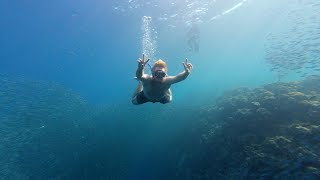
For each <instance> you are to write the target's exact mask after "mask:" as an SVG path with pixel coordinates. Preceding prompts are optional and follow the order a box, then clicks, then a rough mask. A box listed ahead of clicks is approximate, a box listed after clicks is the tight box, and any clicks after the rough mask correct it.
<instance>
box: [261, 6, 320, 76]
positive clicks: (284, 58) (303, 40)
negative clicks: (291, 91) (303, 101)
mask: <svg viewBox="0 0 320 180" xmlns="http://www.w3.org/2000/svg"><path fill="white" fill-rule="evenodd" d="M319 12H320V1H316V0H301V1H299V4H298V6H297V8H295V9H292V10H290V11H289V13H288V14H287V15H286V17H285V23H284V24H283V26H284V27H285V28H284V29H285V30H281V31H280V32H272V33H269V34H268V36H267V38H266V43H265V61H266V63H267V64H269V65H270V70H271V71H273V72H275V73H276V74H277V75H278V78H279V79H280V78H281V77H284V76H286V75H288V74H290V73H297V74H298V75H299V76H300V77H306V76H308V75H311V74H319V73H320V16H319Z"/></svg>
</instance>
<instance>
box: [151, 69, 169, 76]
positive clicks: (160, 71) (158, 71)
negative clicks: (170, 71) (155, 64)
mask: <svg viewBox="0 0 320 180" xmlns="http://www.w3.org/2000/svg"><path fill="white" fill-rule="evenodd" d="M152 75H153V76H154V77H156V78H164V77H166V75H167V74H166V73H165V72H164V71H162V70H157V71H155V72H153V73H152Z"/></svg>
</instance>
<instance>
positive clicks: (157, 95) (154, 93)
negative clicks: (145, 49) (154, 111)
mask: <svg viewBox="0 0 320 180" xmlns="http://www.w3.org/2000/svg"><path fill="white" fill-rule="evenodd" d="M148 61H149V59H148V60H145V57H144V55H142V59H140V58H139V60H138V69H137V71H136V77H135V79H137V80H139V84H138V86H137V89H136V91H135V92H134V94H133V97H132V103H133V104H135V105H139V104H143V103H146V102H153V103H155V102H160V103H162V104H166V103H169V102H171V101H172V93H171V90H170V86H171V85H172V84H175V83H177V82H180V81H182V80H185V79H186V78H187V77H188V75H189V74H190V71H191V70H192V68H193V66H192V64H191V63H188V59H186V60H185V61H184V62H183V63H182V64H183V66H184V71H183V72H181V73H180V74H178V75H176V76H167V70H168V69H167V64H166V63H165V62H164V61H163V60H161V59H159V60H158V61H156V62H155V63H154V64H153V66H152V68H151V72H152V75H148V74H144V67H145V65H146V64H147V63H148Z"/></svg>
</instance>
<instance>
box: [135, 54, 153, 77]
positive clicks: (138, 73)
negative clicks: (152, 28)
mask: <svg viewBox="0 0 320 180" xmlns="http://www.w3.org/2000/svg"><path fill="white" fill-rule="evenodd" d="M149 60H150V59H148V60H145V58H144V54H142V59H141V58H139V59H138V60H137V61H138V68H137V71H136V78H137V79H138V80H141V81H143V80H145V79H146V78H147V76H146V75H145V74H144V67H145V65H146V64H147V63H148V62H149Z"/></svg>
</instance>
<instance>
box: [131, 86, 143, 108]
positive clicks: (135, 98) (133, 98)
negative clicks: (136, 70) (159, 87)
mask: <svg viewBox="0 0 320 180" xmlns="http://www.w3.org/2000/svg"><path fill="white" fill-rule="evenodd" d="M142 90H143V86H142V82H141V81H139V83H138V85H137V88H136V90H135V91H134V93H133V96H132V100H131V102H132V104H134V105H138V104H140V103H139V102H138V99H137V96H138V95H139V93H140V92H141V91H142Z"/></svg>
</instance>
